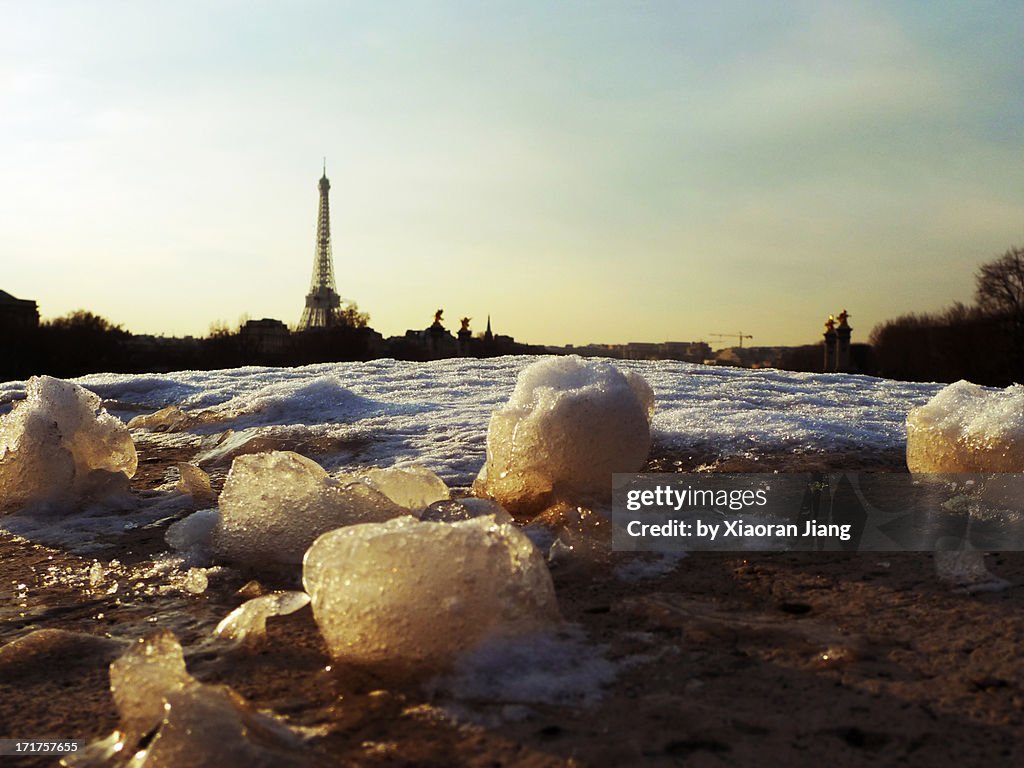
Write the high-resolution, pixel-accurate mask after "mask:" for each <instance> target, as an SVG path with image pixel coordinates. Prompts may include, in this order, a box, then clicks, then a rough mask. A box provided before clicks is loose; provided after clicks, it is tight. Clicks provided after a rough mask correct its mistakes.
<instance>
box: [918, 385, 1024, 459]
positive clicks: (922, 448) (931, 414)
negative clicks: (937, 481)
mask: <svg viewBox="0 0 1024 768" xmlns="http://www.w3.org/2000/svg"><path fill="white" fill-rule="evenodd" d="M907 468H908V469H909V470H910V471H911V472H936V473H940V472H1024V386H1021V385H1019V384H1017V385H1014V386H1012V387H1008V388H1007V389H1004V390H993V389H987V388H985V387H980V386H978V385H977V384H971V383H969V382H966V381H958V382H956V383H955V384H950V385H949V386H948V387H946V388H945V389H943V390H941V391H940V392H939V393H938V394H937V395H935V396H934V397H933V398H932V399H931V400H929V401H928V403H927V404H925V405H922V406H920V407H919V408H914V409H913V410H911V411H910V413H909V415H908V416H907Z"/></svg>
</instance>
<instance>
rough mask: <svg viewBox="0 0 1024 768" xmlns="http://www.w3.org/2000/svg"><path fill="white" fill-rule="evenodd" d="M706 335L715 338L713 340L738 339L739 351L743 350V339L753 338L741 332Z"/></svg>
mask: <svg viewBox="0 0 1024 768" xmlns="http://www.w3.org/2000/svg"><path fill="white" fill-rule="evenodd" d="M708 335H709V336H711V337H712V338H715V339H739V340H740V349H743V340H744V339H752V338H754V337H753V336H751V335H750V334H745V333H743V331H739V332H738V333H709V334H708Z"/></svg>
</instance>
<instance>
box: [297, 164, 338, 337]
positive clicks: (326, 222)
mask: <svg viewBox="0 0 1024 768" xmlns="http://www.w3.org/2000/svg"><path fill="white" fill-rule="evenodd" d="M330 191H331V182H329V181H328V180H327V163H326V162H325V163H324V175H323V176H321V177H320V210H319V212H318V214H317V221H316V253H315V254H314V255H313V279H312V280H311V281H310V284H309V293H308V294H306V308H305V309H303V310H302V319H301V320H300V321H299V328H298V330H300V331H308V330H309V329H310V328H329V327H331V326H335V325H338V324H339V323H340V321H341V312H340V309H339V308H340V307H341V297H340V296H339V295H338V291H337V288H336V287H335V285H334V257H333V255H332V253H331V207H330V201H329V200H328V195H329V193H330Z"/></svg>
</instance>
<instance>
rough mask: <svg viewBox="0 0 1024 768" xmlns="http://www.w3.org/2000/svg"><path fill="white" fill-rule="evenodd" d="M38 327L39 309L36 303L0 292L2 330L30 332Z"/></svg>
mask: <svg viewBox="0 0 1024 768" xmlns="http://www.w3.org/2000/svg"><path fill="white" fill-rule="evenodd" d="M38 327H39V307H38V306H37V305H36V303H35V302H34V301H30V300H28V299H17V298H15V297H14V296H11V294H9V293H7V292H6V291H0V330H2V331H28V330H33V329H35V328H38Z"/></svg>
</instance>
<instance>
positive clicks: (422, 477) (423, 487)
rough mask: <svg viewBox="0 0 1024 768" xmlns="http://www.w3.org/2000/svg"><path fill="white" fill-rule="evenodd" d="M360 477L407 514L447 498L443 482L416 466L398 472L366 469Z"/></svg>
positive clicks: (391, 469) (426, 470) (395, 470)
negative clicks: (403, 508)
mask: <svg viewBox="0 0 1024 768" xmlns="http://www.w3.org/2000/svg"><path fill="white" fill-rule="evenodd" d="M362 476H363V477H364V478H366V479H367V480H369V482H370V485H372V486H373V487H374V488H376V489H377V490H378V491H380V492H381V493H383V494H384V495H385V496H387V497H388V498H389V499H391V500H392V501H393V502H395V504H397V505H398V506H400V507H405V508H406V509H408V510H409V511H410V512H414V513H415V512H420V511H422V510H423V509H425V508H426V507H428V506H430V505H431V504H433V503H434V502H435V501H441V500H442V499H447V498H448V486H447V485H445V484H444V480H442V479H441V478H440V477H438V476H437V475H435V474H434V473H433V472H431V471H430V470H429V469H427V468H426V467H422V466H419V465H418V464H413V465H411V466H408V467H402V468H401V469H399V468H397V467H391V468H389V469H368V470H366V471H365V472H363V473H362Z"/></svg>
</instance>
